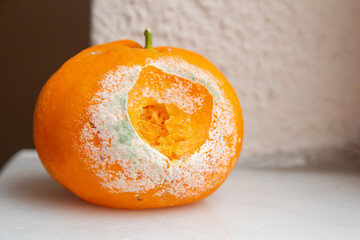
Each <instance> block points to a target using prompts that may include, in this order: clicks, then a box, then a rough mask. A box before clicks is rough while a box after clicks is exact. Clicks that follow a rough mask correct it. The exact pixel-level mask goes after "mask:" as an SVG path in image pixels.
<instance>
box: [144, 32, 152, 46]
mask: <svg viewBox="0 0 360 240" xmlns="http://www.w3.org/2000/svg"><path fill="white" fill-rule="evenodd" d="M144 35H145V47H144V48H146V49H153V47H152V34H151V31H150V28H149V27H146V28H145V32H144Z"/></svg>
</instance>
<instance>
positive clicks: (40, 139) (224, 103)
mask: <svg viewBox="0 0 360 240" xmlns="http://www.w3.org/2000/svg"><path fill="white" fill-rule="evenodd" d="M146 36H147V42H146V47H145V48H143V47H141V46H140V45H139V44H137V43H136V42H133V41H130V40H122V41H116V42H111V43H106V44H102V45H97V46H93V47H90V48H88V49H85V50H83V51H82V52H80V53H79V54H77V55H76V56H74V57H73V58H71V59H70V60H68V61H67V62H66V63H65V64H64V65H63V66H62V67H61V68H60V69H59V70H58V71H57V72H56V73H55V74H54V75H53V76H52V77H51V78H50V79H49V80H48V82H47V83H46V84H45V86H44V87H43V89H42V91H41V93H40V95H39V97H38V100H37V103H36V107H35V112H34V126H33V135H34V142H35V146H36V149H37V152H38V155H39V157H40V159H41V161H42V163H43V165H44V166H45V168H46V169H47V171H48V172H49V173H50V175H51V176H52V177H53V178H54V179H55V180H56V181H57V182H58V183H60V184H61V185H63V186H64V187H65V188H67V189H69V190H70V191H71V192H73V193H74V194H76V195H77V196H79V197H80V198H82V199H84V200H86V201H88V202H91V203H95V204H99V205H103V206H109V207H115V208H126V209H144V208H159V207H168V206H176V205H183V204H188V203H192V202H196V201H198V200H201V199H203V198H205V197H207V196H209V195H210V194H211V193H213V192H214V191H215V190H216V189H217V188H218V187H219V186H220V185H221V184H222V183H223V182H224V181H225V179H226V178H227V176H228V175H229V173H230V171H231V170H232V168H233V167H234V165H235V163H236V161H237V158H238V156H239V154H240V150H241V146H242V141H243V119H242V113H241V108H240V104H239V101H238V99H237V96H236V93H235V91H234V90H233V88H232V87H231V85H230V84H229V82H228V81H227V80H226V78H225V77H224V76H223V75H222V74H221V72H220V71H219V70H218V69H217V68H216V67H215V66H213V65H212V64H211V63H210V62H209V61H208V60H206V59H205V58H204V57H202V56H200V55H198V54H196V53H193V52H190V51H187V50H183V49H179V48H172V47H159V48H152V46H151V42H150V41H151V35H150V32H149V31H148V30H146Z"/></svg>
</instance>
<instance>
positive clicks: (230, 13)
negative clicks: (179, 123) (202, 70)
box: [91, 0, 360, 159]
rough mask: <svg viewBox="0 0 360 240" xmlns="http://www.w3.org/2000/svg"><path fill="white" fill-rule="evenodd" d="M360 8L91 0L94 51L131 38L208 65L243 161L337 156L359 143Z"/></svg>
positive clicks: (292, 0) (310, 1)
mask: <svg viewBox="0 0 360 240" xmlns="http://www.w3.org/2000/svg"><path fill="white" fill-rule="evenodd" d="M359 13H360V1H357V0H353V1H351V0H345V1H339V0H327V1H321V0H315V1H314V0H303V1H297V0H287V1H239V0H227V1H215V0H208V1H205V0H204V1H191V0H175V1H167V0H152V1H140V0H139V1H134V0H93V6H92V33H91V39H92V43H93V44H99V43H104V42H108V41H113V40H118V39H133V40H136V41H138V42H139V43H141V44H143V41H144V38H143V30H144V28H145V26H150V28H151V29H152V32H153V41H154V42H153V44H154V46H164V45H167V46H176V47H181V48H185V49H188V50H192V51H195V52H198V53H200V54H202V55H203V56H205V57H206V58H208V59H209V60H210V61H212V62H213V63H214V64H215V65H216V66H217V67H218V68H219V69H220V70H221V71H222V72H223V73H224V75H225V76H226V77H227V78H228V80H229V81H230V82H231V84H232V85H233V86H234V88H235V89H236V92H237V94H238V97H239V99H240V102H241V105H242V108H243V112H244V118H245V138H244V148H243V152H242V157H243V158H244V159H249V158H251V159H256V158H259V157H262V156H269V155H272V156H274V154H275V155H276V154H278V153H283V154H294V155H302V154H306V153H307V152H311V151H313V150H321V149H325V150H324V151H327V150H326V149H337V148H342V147H345V146H346V145H348V144H351V143H354V142H358V141H359V136H360V106H359V105H358V104H359V103H360V14H359Z"/></svg>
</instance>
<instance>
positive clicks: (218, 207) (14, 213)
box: [0, 150, 360, 240]
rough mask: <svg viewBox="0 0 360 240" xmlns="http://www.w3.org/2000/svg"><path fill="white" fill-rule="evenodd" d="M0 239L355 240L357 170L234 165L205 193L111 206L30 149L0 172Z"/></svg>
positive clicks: (359, 212)
mask: <svg viewBox="0 0 360 240" xmlns="http://www.w3.org/2000/svg"><path fill="white" fill-rule="evenodd" d="M0 239H9V240H11V239H20V240H21V239H36V240H41V239H46V240H48V239H87V240H90V239H104V240H108V239H157V240H158V239H167V240H168V239H171V240H175V239H207V240H208V239H245V240H252V239H276V240H279V239H287V240H288V239H301V240H304V239H306V240H309V239H316V240H319V239H326V240H331V239H336V240H339V239H341V240H345V239H354V240H355V239H356V240H359V239H360V173H359V172H357V173H337V172H316V171H309V170H307V171H305V170H260V169H257V170H255V169H253V170H250V169H239V168H236V169H235V170H234V171H233V172H232V174H231V176H230V177H229V179H228V180H227V181H226V183H225V184H224V185H223V186H222V187H221V188H220V189H219V190H218V191H217V192H216V193H215V194H213V195H212V196H210V197H208V198H207V199H205V200H203V201H201V202H198V203H195V204H192V205H187V206H181V207H173V208H165V209H153V210H135V211H134V210H118V209H110V208H105V207H100V206H95V205H92V204H89V203H86V202H84V201H82V200H80V199H79V198H77V197H75V196H74V195H73V194H71V193H70V192H68V191H67V190H65V189H64V188H62V187H61V186H60V185H58V184H57V183H56V182H55V181H54V180H52V179H51V178H50V177H49V175H48V174H47V173H46V171H45V170H44V168H43V167H42V165H41V163H40V161H39V159H38V158H37V155H36V153H35V151H33V150H23V151H21V152H19V153H18V154H17V155H16V156H15V157H13V158H12V159H11V161H10V162H9V163H8V164H7V165H6V167H5V169H3V171H2V172H1V174H0Z"/></svg>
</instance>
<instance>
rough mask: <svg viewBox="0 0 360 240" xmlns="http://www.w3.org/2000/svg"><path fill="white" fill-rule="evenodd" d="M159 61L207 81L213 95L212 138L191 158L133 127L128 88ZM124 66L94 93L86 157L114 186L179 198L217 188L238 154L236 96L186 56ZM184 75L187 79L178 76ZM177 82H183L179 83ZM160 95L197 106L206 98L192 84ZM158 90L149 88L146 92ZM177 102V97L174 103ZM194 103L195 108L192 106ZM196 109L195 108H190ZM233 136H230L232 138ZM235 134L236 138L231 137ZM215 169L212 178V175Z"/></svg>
mask: <svg viewBox="0 0 360 240" xmlns="http://www.w3.org/2000/svg"><path fill="white" fill-rule="evenodd" d="M147 66H154V67H156V68H158V69H160V70H161V71H163V72H165V73H167V74H170V75H175V76H178V77H180V78H184V79H187V80H190V81H193V82H195V83H200V84H202V85H204V86H205V87H206V88H207V89H208V91H209V93H210V94H211V95H212V96H213V103H214V106H213V113H212V114H213V118H212V123H211V127H210V130H209V139H208V140H207V141H206V142H205V143H204V144H203V145H202V146H201V147H200V149H199V150H198V151H196V152H195V153H194V154H192V155H191V156H190V157H189V158H188V159H186V161H185V160H179V161H176V162H175V163H173V162H171V161H170V160H169V159H168V158H167V157H166V156H165V155H163V154H162V153H160V152H159V151H157V150H156V149H154V148H152V147H151V146H150V145H149V144H148V143H146V142H145V141H143V140H142V139H141V138H140V137H139V136H138V134H137V133H136V131H135V129H134V128H133V127H132V125H131V123H130V120H129V116H128V114H127V99H128V92H129V91H130V90H131V89H132V87H133V86H134V84H135V83H136V81H137V79H138V77H139V74H140V72H141V70H142V67H143V68H145V67H147ZM142 67H141V66H134V67H124V66H120V67H118V68H117V69H116V70H114V71H111V72H109V73H108V74H106V75H105V76H104V77H103V79H102V80H101V81H100V85H101V87H100V89H99V91H98V92H97V94H96V95H95V96H94V98H93V99H92V102H91V104H90V107H89V108H88V110H87V111H88V114H89V115H90V116H91V117H90V122H88V123H86V124H85V125H84V127H83V128H82V132H81V140H82V143H83V144H82V146H83V148H82V149H81V151H83V153H85V156H86V159H83V161H84V162H87V163H89V167H90V168H91V169H92V170H93V171H94V173H95V174H96V176H98V178H99V181H100V182H101V184H102V186H103V187H104V188H107V189H108V190H109V191H111V192H114V193H117V192H133V193H134V194H138V193H143V192H147V191H149V190H154V189H157V191H156V192H154V194H155V195H157V196H163V195H168V194H170V195H175V196H176V197H178V199H181V198H182V197H188V196H191V195H194V194H195V195H196V194H199V191H197V190H203V191H206V190H207V189H211V188H213V187H214V186H215V185H216V184H217V183H218V182H219V181H220V180H221V179H222V178H223V177H224V176H225V173H226V171H227V169H228V166H229V165H230V164H231V162H230V161H231V160H232V158H233V156H234V155H235V154H236V150H235V149H236V145H237V143H238V142H239V141H241V139H240V138H239V136H237V132H236V129H237V128H236V126H235V122H234V120H233V119H234V113H233V110H232V106H231V103H230V101H229V100H228V99H227V98H225V97H223V96H224V93H223V92H222V90H221V89H220V88H219V86H218V84H217V83H218V80H216V79H215V78H214V77H213V76H212V75H211V74H210V73H209V72H206V71H203V70H201V69H200V68H198V67H196V66H193V65H191V64H189V63H187V62H185V61H184V60H180V59H174V58H159V59H157V60H152V61H149V62H147V64H146V65H145V66H142ZM178 81H181V80H180V79H178ZM177 86H182V85H181V84H177ZM182 90H183V91H178V92H177V94H178V95H176V94H174V91H176V89H173V90H172V91H169V92H168V93H166V94H168V95H166V96H155V97H157V98H158V99H160V100H161V99H162V100H163V101H164V103H168V102H167V101H168V100H169V99H172V100H171V101H173V102H177V104H178V105H179V103H181V102H183V103H184V105H182V106H181V107H182V108H183V109H185V108H187V109H196V105H197V104H198V105H199V104H202V102H201V101H197V100H196V99H195V100H194V99H191V96H189V95H188V94H187V91H186V88H183V89H182ZM146 94H148V95H149V94H152V93H150V92H146V91H144V95H146ZM173 102H171V103H173ZM191 107H192V108H191ZM189 111H192V110H189ZM228 137H229V138H228ZM229 139H230V140H229ZM209 174H212V179H211V180H209V179H207V180H206V177H205V176H207V175H209Z"/></svg>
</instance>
